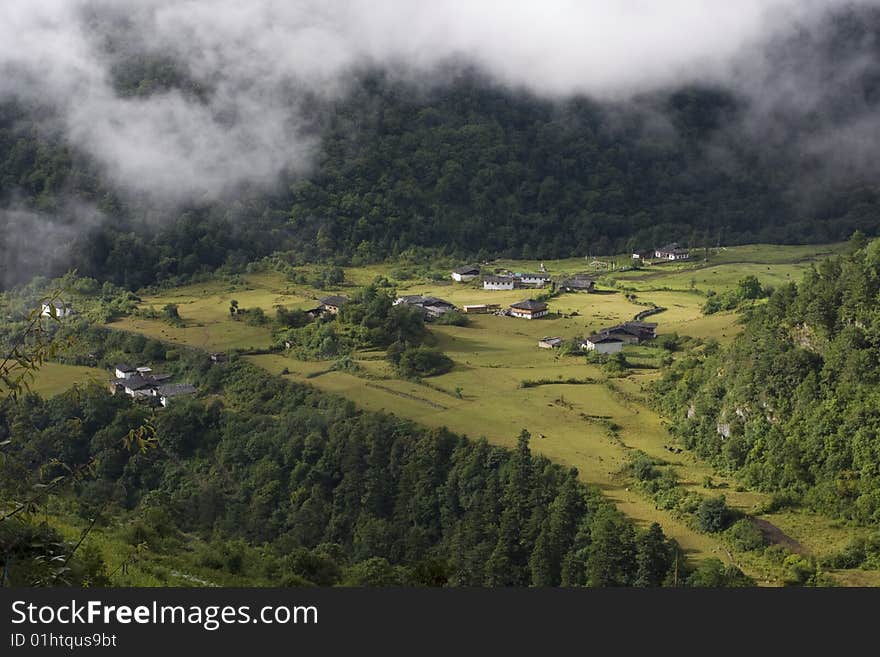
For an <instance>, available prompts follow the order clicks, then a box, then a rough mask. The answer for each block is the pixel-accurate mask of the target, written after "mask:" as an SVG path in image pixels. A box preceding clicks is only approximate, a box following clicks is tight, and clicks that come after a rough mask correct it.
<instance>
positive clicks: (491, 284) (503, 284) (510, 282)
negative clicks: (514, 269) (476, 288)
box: [483, 276, 516, 290]
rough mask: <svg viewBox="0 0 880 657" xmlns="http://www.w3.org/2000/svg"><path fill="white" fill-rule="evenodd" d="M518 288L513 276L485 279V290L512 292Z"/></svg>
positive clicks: (487, 277)
mask: <svg viewBox="0 0 880 657" xmlns="http://www.w3.org/2000/svg"><path fill="white" fill-rule="evenodd" d="M514 287H516V279H515V278H513V277H511V276H486V278H484V279H483V289H484V290H512V289H513V288H514Z"/></svg>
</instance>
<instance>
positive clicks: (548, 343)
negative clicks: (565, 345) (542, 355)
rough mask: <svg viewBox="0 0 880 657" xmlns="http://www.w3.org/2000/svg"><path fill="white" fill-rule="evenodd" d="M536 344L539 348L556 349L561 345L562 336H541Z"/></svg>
mask: <svg viewBox="0 0 880 657" xmlns="http://www.w3.org/2000/svg"><path fill="white" fill-rule="evenodd" d="M538 346H539V347H541V349H557V348H559V347H561V346H562V338H541V339H540V340H538Z"/></svg>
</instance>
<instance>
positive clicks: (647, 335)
mask: <svg viewBox="0 0 880 657" xmlns="http://www.w3.org/2000/svg"><path fill="white" fill-rule="evenodd" d="M596 335H597V336H606V337H611V338H616V339H617V340H620V342H622V343H623V344H640V343H642V342H645V341H646V340H653V339H654V338H656V337H657V324H655V323H653V322H624V323H623V324H617V325H616V326H608V327H606V328H603V329H600V330H599V331H597V332H596Z"/></svg>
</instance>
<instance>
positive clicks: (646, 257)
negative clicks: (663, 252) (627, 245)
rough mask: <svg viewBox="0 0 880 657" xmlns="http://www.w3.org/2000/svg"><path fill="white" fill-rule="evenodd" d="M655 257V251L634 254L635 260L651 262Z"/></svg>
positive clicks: (645, 250)
mask: <svg viewBox="0 0 880 657" xmlns="http://www.w3.org/2000/svg"><path fill="white" fill-rule="evenodd" d="M653 257H654V250H653V249H642V250H637V251H633V252H632V259H633V260H650V259H651V258H653Z"/></svg>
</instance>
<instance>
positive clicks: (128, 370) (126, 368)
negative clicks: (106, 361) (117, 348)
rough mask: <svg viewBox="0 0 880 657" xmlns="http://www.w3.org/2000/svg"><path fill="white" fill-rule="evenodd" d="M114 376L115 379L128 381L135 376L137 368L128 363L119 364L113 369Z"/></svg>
mask: <svg viewBox="0 0 880 657" xmlns="http://www.w3.org/2000/svg"><path fill="white" fill-rule="evenodd" d="M115 374H116V378H117V379H128V378H130V377H132V376H134V375H135V374H137V368H136V367H132V366H131V365H129V364H128V363H119V364H118V365H116V367H115Z"/></svg>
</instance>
